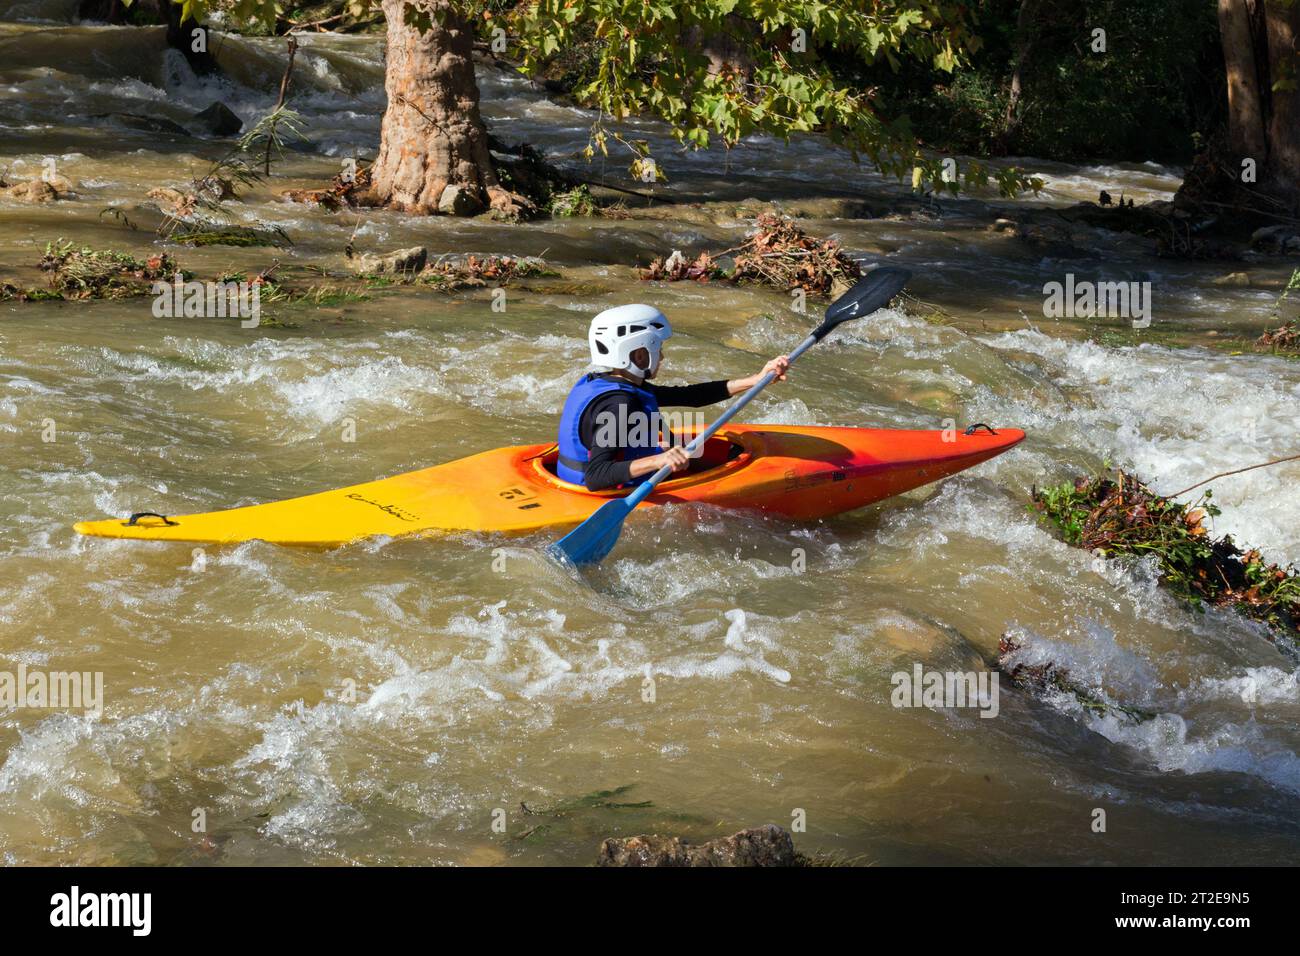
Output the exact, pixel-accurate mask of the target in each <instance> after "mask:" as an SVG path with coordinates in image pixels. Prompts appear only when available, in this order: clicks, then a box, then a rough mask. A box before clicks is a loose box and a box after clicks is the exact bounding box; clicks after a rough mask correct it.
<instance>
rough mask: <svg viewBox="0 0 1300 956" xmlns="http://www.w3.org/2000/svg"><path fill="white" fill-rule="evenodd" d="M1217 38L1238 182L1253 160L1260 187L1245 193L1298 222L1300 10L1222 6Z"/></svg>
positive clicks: (1254, 0)
mask: <svg viewBox="0 0 1300 956" xmlns="http://www.w3.org/2000/svg"><path fill="white" fill-rule="evenodd" d="M1219 32H1220V34H1221V37H1222V43H1223V62H1224V66H1225V68H1226V73H1227V81H1228V144H1227V149H1228V154H1229V155H1228V156H1227V157H1226V158H1227V160H1228V162H1229V164H1230V166H1231V170H1230V172H1231V175H1232V178H1233V179H1234V180H1235V178H1236V177H1237V176H1239V175H1240V172H1241V162H1242V160H1244V159H1253V160H1254V161H1255V166H1256V170H1257V176H1258V181H1257V183H1253V184H1248V183H1244V182H1243V183H1241V184H1240V185H1241V186H1243V187H1245V188H1247V189H1249V190H1250V191H1251V192H1256V193H1258V194H1259V195H1260V197H1261V198H1262V199H1264V201H1266V202H1268V203H1270V204H1273V205H1274V206H1275V207H1276V206H1277V205H1280V207H1281V208H1282V209H1283V210H1285V211H1286V212H1288V213H1289V214H1290V215H1293V216H1294V215H1300V92H1298V91H1297V90H1296V89H1294V88H1293V87H1294V86H1295V83H1296V79H1297V77H1296V73H1297V71H1296V63H1297V59H1296V56H1297V46H1296V40H1297V37H1300V4H1283V3H1281V2H1279V0H1219ZM1279 81H1287V82H1283V83H1281V85H1278V84H1279Z"/></svg>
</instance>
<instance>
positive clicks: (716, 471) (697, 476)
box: [532, 432, 756, 498]
mask: <svg viewBox="0 0 1300 956" xmlns="http://www.w3.org/2000/svg"><path fill="white" fill-rule="evenodd" d="M753 442H754V439H753V438H752V437H751V436H749V435H742V434H738V433H732V434H728V433H726V432H722V433H720V434H717V435H714V436H713V437H712V438H710V439H709V440H708V441H707V442H705V443H704V448H703V449H701V450H700V454H699V456H698V457H697V458H694V459H693V460H692V461H691V464H690V466H689V467H688V468H687V470H686V473H685V474H684V475H679V476H677V477H674V478H668V479H665V480H664V481H663V482H661V483H660V484H659V485H658V487H657V488H656V489H655V491H656V494H661V493H663V492H665V491H672V490H673V489H674V488H685V487H689V486H691V485H696V484H699V483H700V482H704V481H713V480H715V479H717V478H718V477H720V476H721V475H724V474H730V473H732V472H733V471H735V470H736V469H739V468H743V467H744V466H745V465H747V464H749V462H750V461H751V460H752V459H753V455H754V452H755V451H756V449H755V448H751V447H750V445H752V444H753ZM558 458H559V452H558V451H556V450H555V449H553V448H552V449H550V450H548V451H547V452H546V454H544V455H539V456H538V457H536V458H534V459H533V460H532V466H533V472H534V474H535V475H537V476H538V477H539V478H541V480H543V481H545V482H546V483H547V484H549V485H551V486H553V487H555V488H562V489H564V490H565V491H573V492H578V493H581V494H584V495H597V496H600V497H605V498H620V497H622V496H624V495H626V494H628V492H629V491H630V490H631V489H629V488H610V489H607V490H602V491H588V490H587V489H586V488H584V487H583V486H582V485H575V484H571V483H570V482H567V481H565V480H564V479H562V478H560V477H559V476H558V475H556V473H555V466H556V461H557V459H558Z"/></svg>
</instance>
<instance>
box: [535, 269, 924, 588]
mask: <svg viewBox="0 0 1300 956" xmlns="http://www.w3.org/2000/svg"><path fill="white" fill-rule="evenodd" d="M911 277H912V273H910V272H908V271H907V270H906V269H895V268H892V267H887V268H883V269H876V270H874V271H873V272H872V273H871V274H870V275H869V276H867V277H866V278H864V279H862V280H860V281H859V282H858V283H857V284H855V285H854V286H853V288H851V289H850V290H849V291H848V292H846V293H844V294H843V295H842V296H840V297H839V298H838V299H836V300H835V301H834V302H832V303H831V304H830V305H829V306H828V307H827V309H826V315H825V316H824V317H823V318H822V324H821V325H819V326H817V328H815V329H813V330H812V332H811V333H810V334H809V336H808V337H807V338H806V339H804V340H803V341H802V342H800V343H799V345H798V347H797V348H796V349H795V350H794V351H793V352H791V353H790V364H791V365H793V364H794V361H795V359H797V358H798V357H799V356H800V355H802V354H803V353H804V352H806V351H808V350H809V349H810V348H812V347H813V346H814V345H816V344H817V343H818V342H820V341H821V340H822V339H824V338H825V337H826V336H827V335H829V334H830V332H831V330H832V329H834V328H835V327H836V326H837V325H839V324H841V323H842V322H848V321H849V320H850V319H858V318H861V317H862V316H864V315H871V314H872V313H873V312H876V311H878V310H879V309H883V308H884V307H885V306H887V305H888V304H889V302H890V300H891V299H893V298H894V296H896V295H898V293H900V292H902V291H903V286H905V285H907V280H908V279H910V278H911ZM775 378H776V373H775V372H768V373H767V374H766V375H764V376H763V377H762V378H761V379H759V380H758V381H757V382H756V383H755V384H754V385H753V386H751V387H750V388H749V390H748V391H746V392H745V394H743V395H741V396H740V398H738V399H736V402H735V404H734V405H732V406H731V407H730V408H728V409H727V410H726V411H725V412H723V413H722V415H721V416H720V417H719V418H718V420H717V421H715V422H714V423H713V424H712V425H710V426H709V427H708V428H706V429H705V430H704V431H702V432H700V433H699V434H698V435H696V436H695V438H694V439H692V440H691V443H690V444H689V445H687V446H686V454H688V455H694V454H695V452H696V451H697V450H698V449H700V448H702V447H704V443H705V442H707V441H708V440H709V439H710V438H712V437H713V435H714V434H715V433H716V432H717V431H718V429H719V428H721V427H722V426H723V425H725V424H727V422H729V421H731V419H733V418H734V417H735V416H736V413H737V412H738V411H740V410H741V409H742V408H744V407H745V406H746V405H748V404H749V403H750V402H751V401H753V400H754V398H755V397H756V396H757V395H758V393H759V392H761V391H762V390H763V389H765V388H767V386H768V385H770V384H771V383H772V381H773V380H774V379H775ZM671 474H672V469H671V468H669V467H668V466H667V465H665V466H664V467H662V468H660V469H659V470H658V471H656V472H655V473H654V474H653V475H651V476H650V477H649V478H647V479H646V480H645V481H644V482H642V483H641V484H639V485H637V487H636V488H635V490H633V491H632V493H631V494H629V495H628V496H627V497H625V498H615V499H613V500H612V501H608V502H606V503H605V504H603V505H601V506H600V507H599V508H598V509H596V511H595V512H594V513H593V514H592V515H591V517H590V518H588V519H587V520H586V521H584V522H583V523H582V524H580V525H578V527H576V528H574V529H573V530H572V531H570V532H569V533H568V534H566V535H565V536H564V537H563V538H561V539H560V540H559V541H557V542H555V543H554V544H553V545H551V546H550V547H549V548H548V549H547V550H548V551H549V552H550V553H551V554H552V555H554V556H555V557H557V558H559V559H561V560H563V561H570V562H572V563H573V564H592V563H594V562H596V561H599V560H600V559H601V558H603V557H605V555H607V554H609V552H610V551H612V550H613V548H614V545H615V544H616V543H617V542H618V536H619V534H620V533H621V532H622V530H623V521H624V520H625V519H626V518H627V516H628V515H629V514H631V513H632V510H633V509H634V508H636V506H637V505H639V504H640V503H641V502H642V501H644V500H645V498H646V496H647V495H649V494H650V492H652V491H654V489H655V485H657V484H659V482H661V481H663V480H664V479H665V478H667V477H668V476H669V475H671Z"/></svg>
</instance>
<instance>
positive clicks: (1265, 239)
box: [1250, 226, 1300, 255]
mask: <svg viewBox="0 0 1300 956" xmlns="http://www.w3.org/2000/svg"><path fill="white" fill-rule="evenodd" d="M1250 247H1251V248H1252V249H1256V250H1258V251H1260V252H1265V253H1269V254H1270V255H1288V254H1290V253H1293V252H1300V231H1297V230H1296V228H1295V227H1294V226H1263V227H1261V228H1259V229H1256V230H1255V231H1254V232H1253V233H1252V234H1251V236H1250Z"/></svg>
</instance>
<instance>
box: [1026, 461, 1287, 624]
mask: <svg viewBox="0 0 1300 956" xmlns="http://www.w3.org/2000/svg"><path fill="white" fill-rule="evenodd" d="M1192 487H1196V486H1195V485H1194V486H1192ZM1188 490H1190V489H1188ZM1212 497H1213V496H1212V492H1210V491H1206V492H1205V493H1204V494H1203V495H1202V496H1201V497H1200V498H1198V499H1197V500H1196V501H1195V502H1193V503H1192V504H1190V505H1185V504H1182V503H1180V502H1178V501H1174V500H1173V498H1165V497H1162V496H1160V495H1158V494H1156V493H1155V492H1154V491H1152V490H1151V489H1150V488H1148V487H1147V486H1146V485H1144V484H1143V483H1142V482H1141V481H1139V480H1137V479H1136V478H1134V477H1132V476H1130V475H1125V474H1124V473H1123V472H1122V471H1120V472H1117V473H1116V476H1115V478H1111V477H1110V475H1109V474H1101V475H1097V476H1095V477H1092V478H1077V479H1075V481H1073V482H1070V483H1066V484H1063V485H1059V486H1057V487H1054V488H1044V489H1041V490H1040V489H1038V488H1035V489H1034V491H1033V503H1034V508H1035V509H1036V510H1037V511H1038V512H1039V513H1040V514H1041V515H1042V516H1043V518H1044V519H1046V520H1048V521H1050V522H1051V523H1052V524H1053V525H1055V526H1056V528H1057V529H1058V530H1059V531H1060V532H1061V535H1062V537H1064V538H1065V540H1066V542H1067V543H1068V544H1072V545H1075V546H1076V547H1079V548H1083V549H1085V550H1088V551H1093V552H1097V553H1099V554H1101V555H1103V556H1105V557H1122V556H1128V557H1136V558H1154V559H1155V560H1156V562H1157V564H1158V566H1159V569H1160V583H1161V584H1163V585H1165V586H1166V587H1168V588H1170V590H1172V591H1174V592H1175V593H1176V594H1178V595H1179V596H1180V597H1181V598H1183V599H1184V600H1185V601H1187V602H1188V603H1189V604H1191V605H1192V606H1193V607H1196V608H1198V609H1200V608H1203V607H1204V606H1205V605H1210V606H1213V607H1232V608H1236V609H1237V610H1238V611H1239V612H1240V613H1242V614H1244V615H1246V616H1247V617H1251V618H1254V619H1255V620H1258V621H1262V622H1264V623H1265V624H1267V625H1269V627H1270V628H1272V629H1273V630H1274V632H1280V633H1282V634H1283V635H1285V636H1286V637H1287V638H1289V639H1290V641H1291V642H1293V644H1294V642H1297V641H1300V572H1297V571H1296V570H1295V569H1294V568H1281V567H1279V566H1278V565H1276V564H1269V563H1268V562H1267V561H1265V560H1264V559H1263V557H1262V556H1261V555H1260V552H1259V551H1257V550H1255V549H1251V550H1248V551H1242V550H1241V549H1240V548H1238V547H1237V546H1236V545H1235V544H1234V543H1233V541H1232V538H1231V537H1230V536H1228V535H1224V536H1223V537H1221V538H1214V537H1212V536H1211V535H1210V533H1209V531H1208V529H1207V528H1206V526H1205V519H1206V518H1207V517H1215V516H1216V515H1218V514H1219V509H1218V508H1217V507H1216V506H1215V505H1214V504H1213V502H1212Z"/></svg>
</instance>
